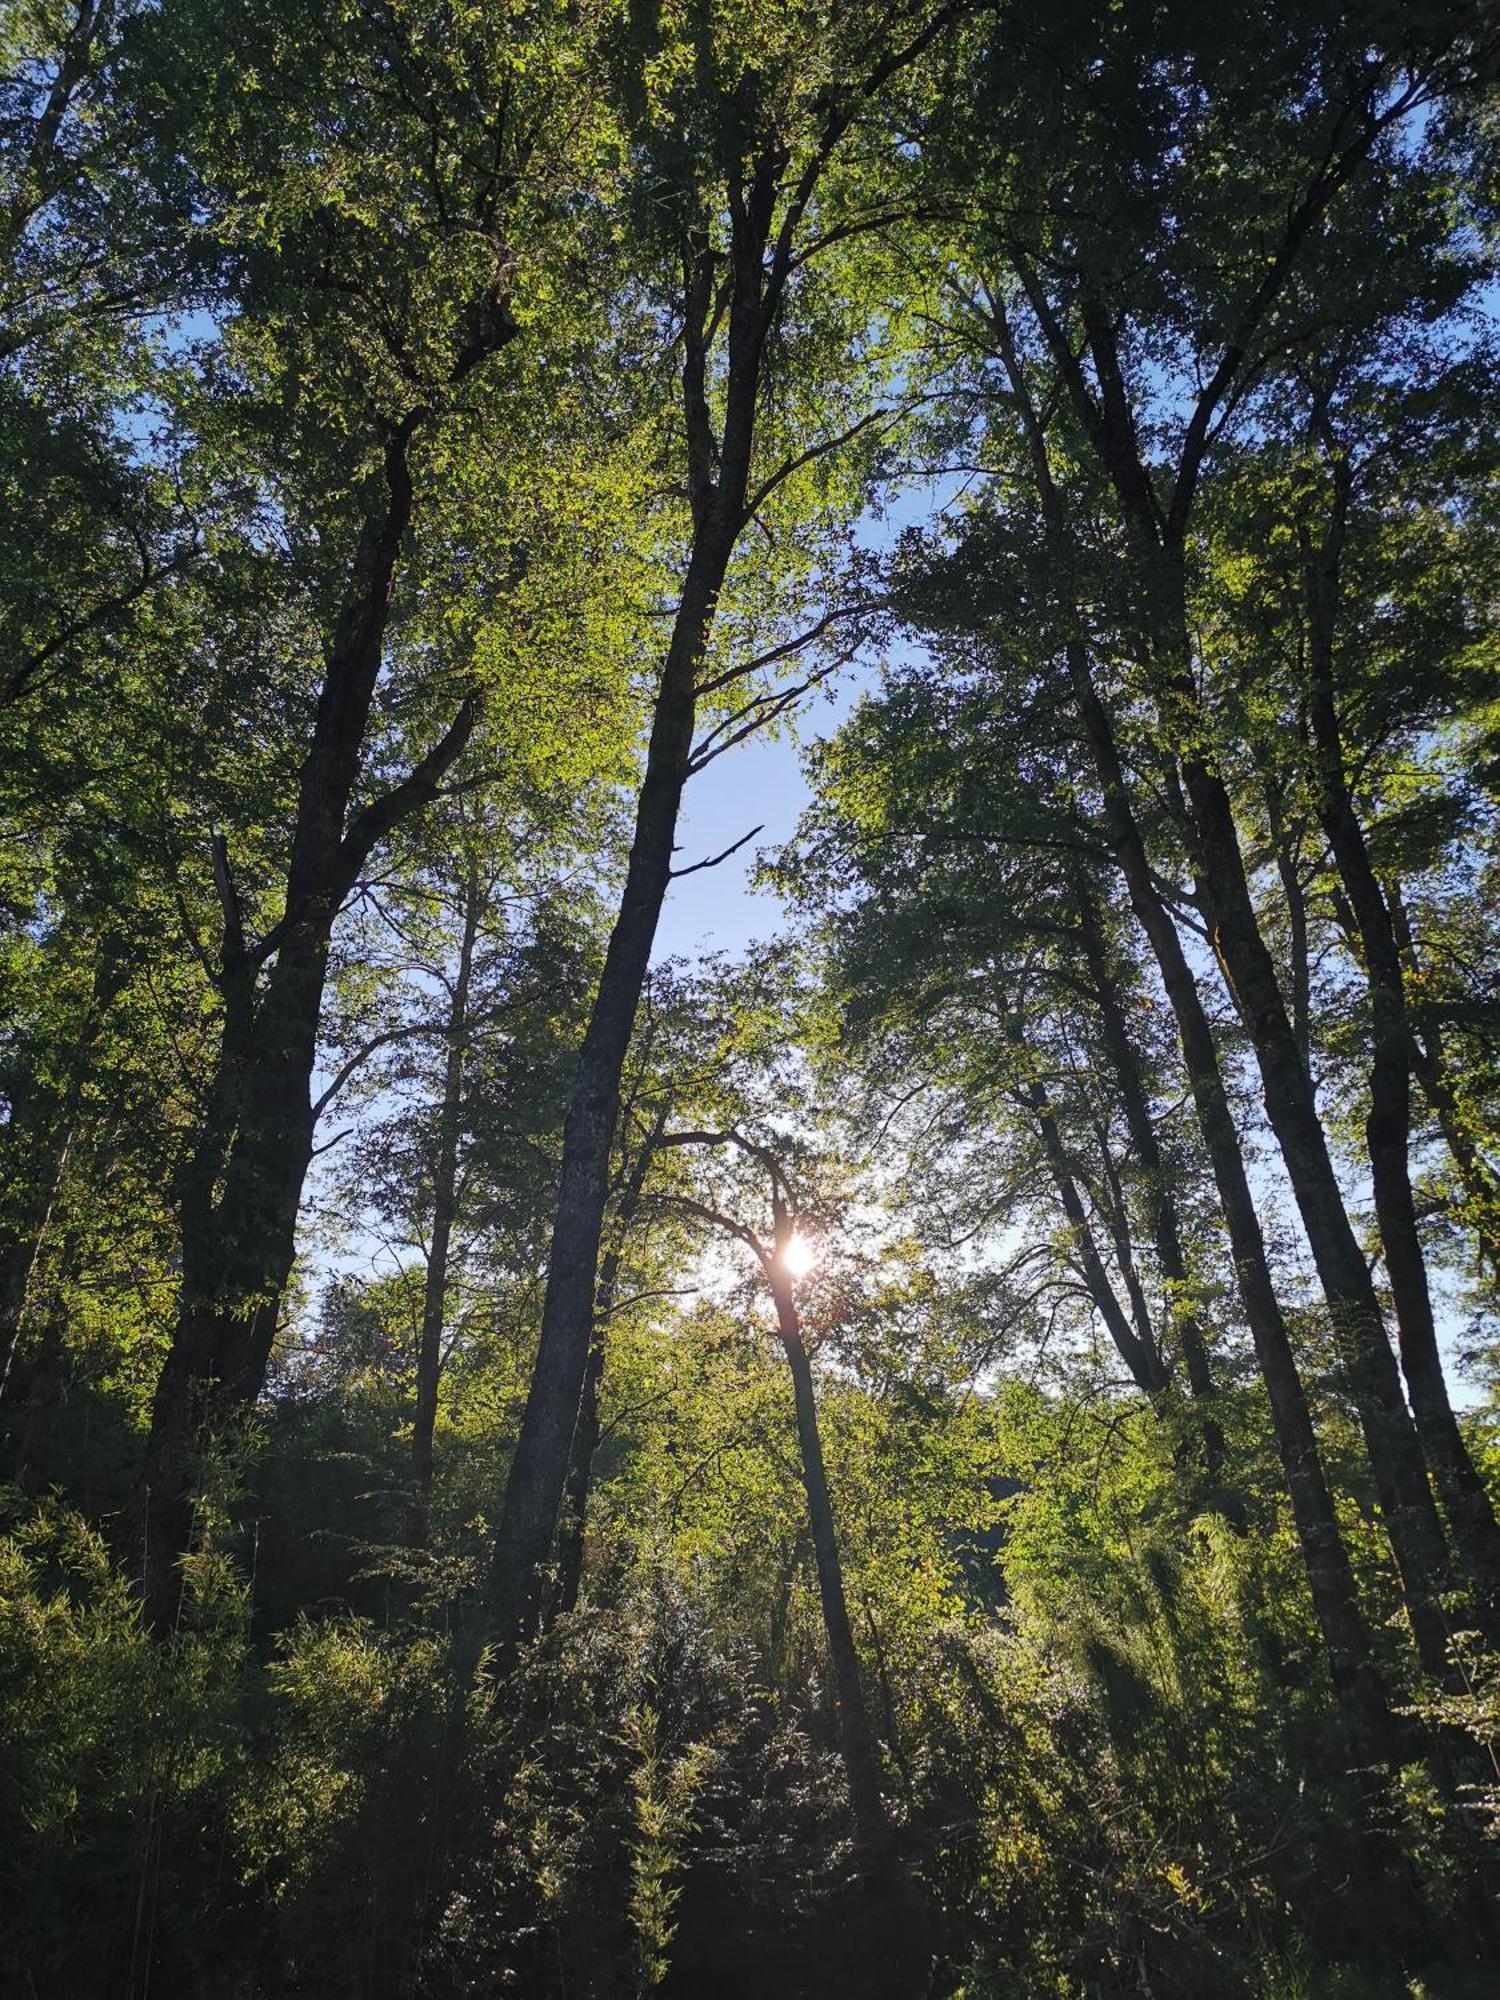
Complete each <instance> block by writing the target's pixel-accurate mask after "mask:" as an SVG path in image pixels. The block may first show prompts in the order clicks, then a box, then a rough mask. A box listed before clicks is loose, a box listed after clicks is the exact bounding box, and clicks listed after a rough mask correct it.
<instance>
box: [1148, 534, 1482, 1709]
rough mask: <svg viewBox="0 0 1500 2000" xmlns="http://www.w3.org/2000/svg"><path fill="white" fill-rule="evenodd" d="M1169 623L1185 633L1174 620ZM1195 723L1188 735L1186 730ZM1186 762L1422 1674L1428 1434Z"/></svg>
mask: <svg viewBox="0 0 1500 2000" xmlns="http://www.w3.org/2000/svg"><path fill="white" fill-rule="evenodd" d="M1174 567H1175V565H1174ZM1175 595H1176V590H1175V589H1174V597H1175ZM1173 629H1174V630H1175V631H1177V632H1178V633H1179V636H1180V631H1181V627H1180V624H1179V623H1178V622H1177V621H1175V620H1174V621H1173ZM1171 687H1172V703H1171V707H1172V711H1173V712H1174V713H1176V714H1177V722H1176V732H1177V734H1178V738H1179V740H1187V741H1189V742H1196V741H1198V740H1199V737H1200V736H1201V727H1202V723H1201V718H1200V717H1198V716H1196V715H1192V716H1191V717H1190V716H1189V714H1188V713H1187V711H1186V705H1187V703H1188V702H1189V701H1190V700H1191V699H1192V694H1191V688H1190V683H1189V682H1188V680H1187V678H1186V676H1184V675H1181V674H1179V675H1177V676H1176V677H1174V678H1173V680H1172V684H1171ZM1194 705H1196V704H1194ZM1165 719H1167V718H1164V720H1165ZM1190 729H1191V730H1192V731H1193V734H1192V735H1188V734H1187V733H1186V732H1188V731H1189V730H1190ZM1181 769H1182V779H1183V785H1184V788H1185V790H1186V793H1187V797H1188V801H1189V805H1190V807H1191V811H1192V832H1193V838H1194V841H1195V845H1196V848H1197V855H1196V857H1195V868H1196V871H1197V874H1198V879H1199V889H1200V894H1201V896H1202V899H1203V905H1204V913H1205V915H1206V916H1207V917H1208V919H1209V921H1210V923H1211V925H1212V929H1213V942H1214V948H1215V951H1216V953H1217V955H1218V958H1219V961H1220V964H1221V966H1222V967H1223V970H1224V973H1225V977H1226V979H1227V980H1228V983H1229V986H1230V990H1231V992H1232V994H1233V996H1234V1000H1235V1004H1236V1006H1237V1008H1238V1010H1239V1014H1240V1018H1241V1020H1242V1021H1243V1023H1244V1025H1245V1028H1246V1031H1247V1032H1248V1034H1249V1036H1250V1041H1251V1045H1252V1047H1253V1048H1254V1051H1255V1056H1256V1062H1257V1066H1258V1068H1259V1071H1260V1077H1261V1086H1262V1097H1263V1101H1264V1103H1265V1107H1266V1114H1267V1116H1268V1118H1269V1119H1270V1122H1271V1129H1272V1131H1273V1132H1274V1133H1275V1135H1276V1140H1277V1144H1278V1147H1279V1149H1280V1152H1281V1156H1282V1159H1283V1160H1284V1161H1285V1163H1286V1168H1287V1176H1288V1179H1289V1180H1290V1182H1291V1185H1292V1193H1293V1195H1294V1197H1295V1199H1296V1202H1297V1208H1298V1212H1299V1214H1300V1215H1301V1217H1302V1224H1303V1228H1304V1229H1305V1231H1306V1233H1307V1239H1308V1245H1309V1247H1310V1249H1311V1250H1312V1254H1313V1262H1314V1264H1315V1265H1316V1266H1317V1271H1318V1276H1319V1279H1320V1281H1321V1284H1322V1288H1323V1295H1324V1298H1325V1299H1326V1300H1327V1303H1328V1309H1329V1315H1330V1319H1331V1322H1332V1326H1333V1333H1334V1338H1335V1341H1336V1343H1337V1346H1338V1349H1339V1353H1340V1358H1341V1363H1342V1366H1343V1370H1344V1373H1345V1376H1346V1379H1347V1380H1348V1382H1349V1386H1350V1388H1351V1390H1352V1392H1353V1395H1354V1399H1355V1404H1356V1407H1357V1410H1358V1413H1359V1419H1360V1427H1361V1430H1362V1431H1363V1433H1364V1439H1365V1446H1366V1450H1367V1452H1368V1455H1369V1460H1370V1468H1371V1472H1372V1474H1373V1477H1374V1481H1375V1488H1376V1492H1377V1493H1378V1495H1379V1497H1380V1505H1381V1511H1382V1514H1383V1516H1384V1519H1385V1526H1386V1533H1387V1535H1388V1537H1389V1540H1390V1545H1391V1550H1392V1553H1393V1554H1394V1556H1395V1559H1396V1567H1397V1570H1398V1571H1399V1573H1400V1577H1401V1589H1402V1596H1403V1599H1404V1601H1405V1605H1406V1613H1407V1618H1408V1621H1409V1623H1410V1625H1411V1629H1412V1634H1413V1637H1414V1639H1415V1641H1416V1646H1417V1652H1418V1654H1419V1656H1420V1658H1421V1660H1422V1664H1423V1666H1424V1667H1425V1668H1426V1670H1427V1672H1428V1673H1429V1674H1432V1675H1434V1676H1437V1677H1439V1678H1441V1677H1444V1676H1446V1674H1447V1671H1448V1628H1447V1621H1446V1618H1445V1616H1444V1613H1443V1609H1442V1605H1441V1602H1440V1596H1441V1593H1442V1591H1443V1590H1444V1588H1445V1587H1446V1584H1447V1579H1448V1551H1447V1547H1446V1544H1445V1541H1444V1536H1443V1531H1442V1524H1441V1522H1440V1521H1439V1518H1438V1513H1437V1508H1436V1506H1435V1504H1434V1502H1433V1497H1432V1489H1431V1487H1430V1486H1429V1484H1428V1477H1427V1466H1426V1461H1425V1459H1424V1457H1423V1453H1422V1447H1421V1443H1420V1441H1419V1439H1418V1437H1417V1432H1416V1428H1415V1426H1414V1425H1413V1423H1412V1420H1411V1416H1410V1414H1409V1412H1408V1410H1407V1407H1406V1403H1405V1400H1404V1398H1403V1396H1402V1393H1401V1382H1400V1377H1399V1375H1398V1372H1397V1368H1396V1360H1395V1356H1394V1355H1393V1354H1392V1352H1391V1348H1390V1343H1389V1341H1388V1339H1387V1337H1386V1331H1385V1322H1384V1319H1383V1317H1382V1314H1381V1310H1380V1302H1379V1299H1378V1298H1377V1296H1376V1293H1375V1286H1374V1281H1373V1279H1372V1278H1371V1276H1370V1271H1369V1266H1368V1265H1367V1264H1366V1262H1365V1256H1364V1252H1363V1251H1362V1250H1361V1248H1360V1245H1359V1239H1358V1238H1357V1237H1356V1235H1355V1233H1354V1229H1353V1227H1352V1225H1351V1223H1350V1221H1349V1215H1348V1211H1347V1209H1346V1208H1345V1206H1344V1197H1343V1191H1342V1189H1341V1188H1340V1186H1339V1182H1338V1176H1337V1174H1336V1172H1335V1170H1334V1166H1333V1161H1332V1158H1331V1156H1330V1154H1329V1150H1328V1140H1327V1135H1326V1134H1325V1132H1324V1130H1323V1124H1322V1120H1321V1119H1320V1118H1319V1116H1318V1112H1317V1107H1316V1105H1315V1104H1314V1102H1313V1097H1312V1088H1311V1085H1310V1083H1309V1081H1308V1077H1307V1072H1306V1070H1305V1069H1304V1068H1303V1066H1302V1060H1301V1055H1300V1052H1299V1051H1298V1048H1297V1041H1296V1036H1295V1034H1294V1033H1293V1031H1292V1025H1291V1021H1290V1020H1289V1018H1288V1016H1287V1011H1286V1005H1285V1001H1284V999H1283V997H1282V993H1281V987H1280V983H1279V981H1278V979H1277V975H1276V967H1275V964H1274V962H1273V961H1272V958H1271V954H1270V952H1269V950H1268V949H1267V947H1266V943H1265V939H1264V937H1263V936H1262V934H1261V930H1260V924H1259V921H1258V919H1257V917H1256V914H1255V907H1254V903H1253V901H1252V898H1251V895H1250V887H1249V883H1248V880H1247V879H1246V875H1245V868H1244V859H1243V856H1242V854H1241V852H1240V845H1239V836H1238V833H1237V831H1236V828H1235V824H1234V813H1233V808H1232V806H1231V803H1230V799H1229V794H1228V791H1227V789H1226V787H1225V785H1224V782H1223V779H1222V778H1221V777H1220V776H1219V774H1218V771H1217V770H1216V769H1215V767H1214V766H1213V765H1212V764H1211V763H1210V762H1209V761H1208V759H1207V757H1206V756H1205V755H1204V754H1203V753H1201V752H1200V751H1198V750H1197V749H1192V750H1190V751H1189V753H1188V754H1187V755H1185V756H1184V757H1183V758H1182V760H1181Z"/></svg>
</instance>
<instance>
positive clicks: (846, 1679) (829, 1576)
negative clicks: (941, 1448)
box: [770, 1262, 888, 1853]
mask: <svg viewBox="0 0 1500 2000" xmlns="http://www.w3.org/2000/svg"><path fill="white" fill-rule="evenodd" d="M770 1272H771V1291H772V1296H773V1297H774V1299H775V1301H776V1324H777V1327H778V1329H779V1331H780V1334H781V1345H782V1347H783V1349H784V1350H785V1353H786V1358H787V1366H788V1367H789V1368H790V1369H791V1372H792V1390H793V1394H794V1397H795V1400H796V1406H797V1444H798V1450H799V1454H800V1458H801V1464H802V1483H803V1486H804V1487H805V1488H806V1490H807V1512H808V1521H809V1524H810V1526H811V1528H812V1536H813V1553H814V1555H815V1557H816V1560H817V1568H818V1598H819V1601H820V1603H821V1605H822V1608H823V1631H824V1635H825V1637H826V1638H827V1641H828V1660H829V1665H830V1666H831V1667H832V1669H833V1686H834V1693H835V1696H836V1698H837V1702H838V1730H839V1755H840V1757H841V1759H842V1761H843V1765H844V1775H845V1778H846V1779H847V1780H848V1784H849V1802H850V1805H851V1807H852V1808H853V1812H854V1825H855V1830H856V1832H857V1833H858V1835H859V1840H860V1845H861V1846H862V1847H864V1848H865V1849H866V1850H868V1851H871V1852H875V1853H878V1852H879V1851H880V1850H881V1849H882V1848H883V1847H884V1845H885V1842H886V1837H887V1832H888V1828H887V1823H886V1817H885V1809H884V1807H883V1806H882V1804H881V1796H880V1794H881V1785H880V1756H879V1753H878V1751H877V1750H876V1748H875V1732H874V1730H873V1729H872V1728H871V1727H870V1711H869V1709H868V1707H867V1706H866V1704H865V1691H864V1684H863V1682H862V1681H861V1679H860V1674H859V1654H858V1652H857V1651H856V1650H855V1645H854V1631H853V1627H852V1626H851V1625H850V1623H849V1605H848V1600H847V1598H846V1597H845V1595H844V1568H843V1563H842V1561H841V1560H840V1557H839V1543H838V1535H837V1532H836V1530H835V1528H834V1521H833V1502H832V1500H831V1499H830V1497H829V1493H828V1472H827V1468H826V1467H825V1466H824V1463H823V1441H822V1438H821V1437H820V1435H819V1432H818V1405H817V1399H816V1397H815V1396H814V1394H813V1379H812V1366H811V1364H810V1362H809V1361H808V1357H807V1348H806V1346H805V1344H804V1343H803V1339H802V1321H801V1316H800V1315H799V1313H798V1311H797V1304H796V1300H795V1299H794V1298H793V1296H792V1289H791V1284H790V1281H789V1280H788V1278H787V1276H786V1274H785V1272H784V1271H783V1270H782V1269H781V1268H780V1266H779V1264H777V1263H775V1262H773V1263H772V1265H771V1267H770Z"/></svg>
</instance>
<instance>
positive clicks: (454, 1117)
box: [406, 861, 483, 1549]
mask: <svg viewBox="0 0 1500 2000" xmlns="http://www.w3.org/2000/svg"><path fill="white" fill-rule="evenodd" d="M482 914H483V908H482V898H481V894H480V886H479V871H478V868H477V866H476V865H475V863H473V862H472V861H471V862H470V864H469V875H468V881H467V882H466V884H465V887H464V917H463V933H462V935H461V937H460V939H459V947H458V965H457V968H456V970H455V973H454V978H453V992H452V996H451V999H450V1001H449V1006H448V1023H447V1045H448V1053H447V1056H446V1058H445V1060H444V1063H443V1096H442V1102H441V1104H440V1105H439V1107H438V1129H437V1154H436V1157H435V1158H434V1160H433V1164H432V1239H431V1242H430V1243H429V1245H428V1250H427V1271H426V1276H425V1280H424V1283H423V1286H422V1337H421V1342H420V1344H419V1347H418V1350H417V1401H416V1409H415V1411H414V1413H413V1416H412V1429H411V1504H410V1507H409V1509H408V1513H407V1522H406V1541H407V1546H408V1547H409V1548H413V1549H425V1548H426V1546H427V1536H428V1527H429V1517H430V1514H431V1510H432V1434H433V1431H434V1429H435V1427H436V1424H437V1405H438V1378H439V1376H440V1375H441V1373H442V1367H443V1328H444V1325H445V1323H446V1320H447V1311H448V1258H449V1252H450V1248H451V1245H452V1241H453V1224H454V1222H455V1220H456V1219H457V1216H458V1149H459V1141H460V1139H461V1137H462V1135H463V1110H464V1064H465V1059H466V1057H467V1054H468V1034H469V986H470V982H471V980H472V978H473V972H474V943H475V940H476V938H477V937H478V935H479V920H480V917H481V916H482Z"/></svg>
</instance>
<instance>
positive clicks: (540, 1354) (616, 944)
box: [488, 156, 791, 1660]
mask: <svg viewBox="0 0 1500 2000" xmlns="http://www.w3.org/2000/svg"><path fill="white" fill-rule="evenodd" d="M779 171H780V167H779V165H778V164H777V162H776V161H775V160H774V159H772V158H771V157H769V156H768V157H766V158H764V159H762V160H760V161H758V162H757V164H756V168H755V171H754V174H753V176H752V177H751V179H750V181H749V184H748V185H747V186H746V187H745V188H744V189H742V190H740V191H738V192H737V198H736V199H735V200H734V202H733V204H732V211H733V212H732V220H731V240H730V247H729V259H730V267H731V268H730V272H729V280H730V293H731V297H730V304H729V312H728V320H729V336H728V338H729V351H728V361H727V374H726V380H725V385H724V404H723V407H724V419H723V425H722V434H721V436H720V439H719V444H718V449H717V452H716V451H715V449H714V440H713V429H712V418H711V403H710V399H709V389H708V373H709V370H708V340H709V329H710V327H711V326H712V324H713V322H714V318H715V316H716V308H715V304H714V297H713V294H714V289H715V288H714V282H713V280H714V272H713V266H712V262H711V259H710V256H709V249H708V244H707V240H706V238H691V239H690V240H688V241H686V242H685V243H684V248H683V271H684V279H683V308H684V309H683V334H682V341H683V364H682V394H683V415H684V423H685V431H686V436H687V441H688V468H687V469H688V493H689V500H690V504H691V508H692V516H693V539H692V549H691V553H690V556H689V559H688V565H687V571H686V574H685V576H684V579H683V587H682V596H681V599H680V601H679V603H678V607H677V613H676V617H675V619H674V621H673V626H672V633H671V638H670V640H669V642H668V646H667V650H666V654H665V657H664V658H663V661H662V666H661V673H660V676H659V679H658V683H657V692H656V701H655V706H654V711H653V715H652V721H651V734H650V739H649V743H648V747H647V753H646V769H645V774H644V777H643V779H642V782H641V790H640V794H639V798H638V800H637V804H636V816H635V831H634V837H633V839H632V841H631V845H630V856H629V861H628V863H627V866H626V873H625V886H624V889H623V891H622V893H621V897H620V904H619V910H618V913H617V915H616V918H615V924H614V929H613V930H612V932H611V933H610V940H609V946H608V950H607V952H606V954H605V960H604V970H603V973H602V975H601V977H600V981H599V987H598V991H597V993H596V994H595V998H594V1005H593V1009H592V1012H591V1013H590V1016H589V1022H588V1027H587V1029H586V1031H585V1034H584V1040H583V1048H582V1050H581V1052H580V1055H579V1060H578V1069H577V1071H576V1074H575V1077H574V1084H573V1095H572V1101H571V1103H570V1105H569V1108H568V1115H567V1119H566V1121H565V1124H564V1127H563V1157H562V1176H561V1186H560V1189H559V1193H558V1205H557V1216H556V1221H555V1224H554V1227H553V1232H552V1242H551V1248H550V1251H549V1255H548V1264H547V1289H546V1294H545V1297H544V1300H543V1304H542V1326H541V1338H540V1342H539V1344H538V1348H537V1358H536V1363H535V1366H534V1368H533V1371H532V1377H531V1386H530V1390H529V1392H528V1395H527V1399H526V1410H525V1415H524V1416H523V1418H522V1422H521V1431H520V1436H519V1437H518V1439H517V1441H516V1449H515V1454H514V1456H513V1458H512V1460H511V1465H510V1471H509V1475H508V1477H507V1480H506V1485H505V1495H504V1499H503V1501H502V1504H501V1508H500V1521H499V1529H498V1534H497V1539H496V1547H495V1555H494V1561H493V1565H492V1568H491V1573H490V1583H489V1592H488V1615H489V1621H490V1625H491V1629H492V1633H493V1636H494V1638H495V1640H496V1643H497V1646H498V1648H499V1656H500V1658H501V1659H502V1660H503V1659H505V1658H506V1657H507V1655H508V1654H509V1653H511V1652H512V1651H513V1650H514V1648H515V1646H516V1645H517V1644H519V1643H520V1642H522V1641H523V1640H524V1639H526V1638H527V1637H529V1636H530V1635H531V1634H532V1633H533V1632H534V1631H535V1630H536V1628H537V1624H538V1621H539V1619H540V1617H541V1614H542V1611H543V1608H544V1607H543V1592H542V1573H543V1569H544V1567H545V1565H546V1562H547V1558H548V1555H549V1552H550V1550H551V1548H552V1545H553V1538H554V1534H555V1532H556V1527H557V1519H558V1510H559V1508H560V1506H561V1504H562V1497H563V1488H564V1486H565V1484H566V1482H567V1471H568V1459H569V1455H570V1453H571V1450H572V1442H573V1433H574V1428H575V1425H576V1423H577V1418H578V1411H579V1404H580V1399H581V1396H582V1391H583V1382H584V1376H585V1374H586V1373H587V1370H588V1356H589V1344H590V1341H591V1339H592V1337H593V1329H594V1310H595V1294H596V1288H597V1278H598V1269H599V1243H600V1236H601V1233H602V1230H603V1223H604V1210H605V1206H606V1204H607V1202H608V1198H609V1155H610V1149H611V1146H612V1145H613V1142H614V1130H615V1120H616V1118H617V1116H618V1112H619V1101H620V1077H621V1073H622V1071H623V1069H624V1065H625V1057H626V1052H627V1050H628V1048H629V1046H630V1037H631V1034H632V1032H633V1029H634V1026H635V1017H636V1010H637V1008H638V1006H639V1004H640V996H641V987H642V984H643V982H644V980H645V976H646V969H647V966H648V964H649V962H650V957H651V946H652V942H653V940H654V938H655V935H656V926H657V921H658V919H659V917H660V915H661V907H662V902H663V899H664V897H665V895H666V892H667V884H668V882H669V881H670V879H671V873H672V850H673V842H674V839H675V835H676V830H677V817H678V812H679V809H680V807H681V803H682V791H683V786H684V784H685V783H686V781H687V776H688V766H689V760H690V758H691V754H692V747H693V730H694V725H695V721H696V712H697V676H698V670H699V664H700V662H701V660H702V657H703V652H704V648H705V646H706V644H707V641H708V636H709V632H710V630H711V628H712V624H713V618H714V612H715V608H716V606H717V602H718V596H719V591H720V589H721V587H722V585H723V582H724V577H725V574H726V572H727V570H728V567H729V561H730V557H731V556H732V554H733V552H734V547H735V543H736V541H737V540H738V538H739V534H740V531H741V529H742V528H743V527H744V525H745V519H746V512H745V509H746V501H747V497H748V495H749V490H750V489H749V481H750V464H751V448H752V442H753V437H754V430H755V417H756V409H757V403H758V398H759V394H760V386H761V368H762V359H763V354H764V350H765V343H766V340H767V337H768V335H769V331H770V326H771V321H772V319H773V318H774V315H775V312H776V310H777V307H778V305H779V300H780V293H781V289H782V287H783V286H784V284H785V279H786V272H787V268H788V264H789V260H790V256H791V237H790V234H789V225H788V224H786V223H784V224H783V227H782V229H781V230H780V232H779V233H778V235H777V237H776V239H775V243H774V247H771V246H772V237H771V224H772V217H773V213H774V207H775V200H776V178H777V174H778V173H779ZM768 248H769V254H770V267H769V269H768V267H767V255H768Z"/></svg>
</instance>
